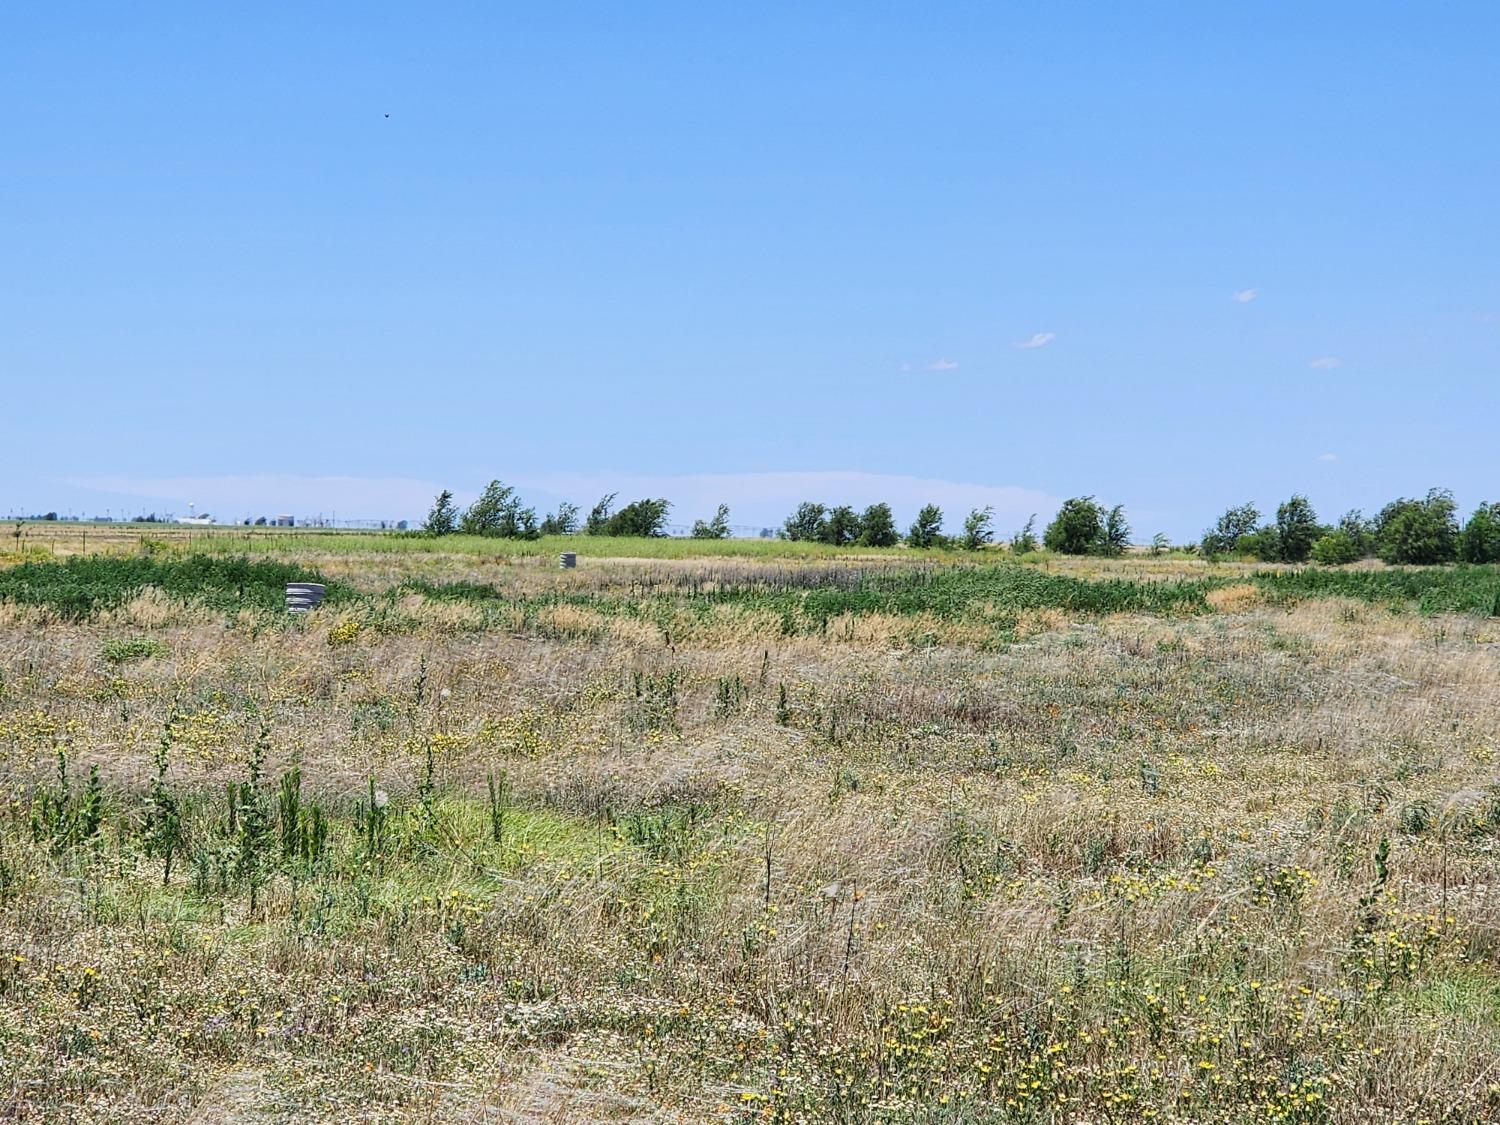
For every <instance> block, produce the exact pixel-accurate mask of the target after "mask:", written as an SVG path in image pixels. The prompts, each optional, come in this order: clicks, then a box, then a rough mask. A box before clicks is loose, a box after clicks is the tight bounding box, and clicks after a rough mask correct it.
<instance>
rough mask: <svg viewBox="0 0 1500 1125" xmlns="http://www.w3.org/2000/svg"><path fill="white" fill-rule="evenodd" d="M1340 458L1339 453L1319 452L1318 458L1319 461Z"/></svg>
mask: <svg viewBox="0 0 1500 1125" xmlns="http://www.w3.org/2000/svg"><path fill="white" fill-rule="evenodd" d="M1338 459H1339V455H1338V454H1337V453H1319V454H1318V460H1319V461H1337V460H1338Z"/></svg>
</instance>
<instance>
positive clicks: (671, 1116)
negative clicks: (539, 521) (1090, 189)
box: [0, 532, 1500, 1125]
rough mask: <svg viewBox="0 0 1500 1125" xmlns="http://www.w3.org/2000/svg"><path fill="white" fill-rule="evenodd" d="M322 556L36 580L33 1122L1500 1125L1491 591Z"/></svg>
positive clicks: (24, 798) (22, 771)
mask: <svg viewBox="0 0 1500 1125" xmlns="http://www.w3.org/2000/svg"><path fill="white" fill-rule="evenodd" d="M38 534H40V533H38ZM59 534H62V532H59ZM68 534H73V532H69V533H68ZM138 538H139V537H137V540H138ZM280 538H281V540H282V545H281V548H280V549H279V550H277V551H269V550H258V551H256V553H255V555H254V558H255V560H256V562H255V563H253V564H252V563H235V562H234V559H233V554H234V552H233V551H230V550H228V549H226V548H223V547H215V545H214V544H212V543H208V544H205V543H204V542H202V541H199V542H198V543H197V544H196V545H194V544H186V543H184V544H174V543H171V542H161V543H157V544H155V545H149V550H147V551H143V550H142V549H141V545H140V543H139V542H138V541H132V540H131V539H130V537H129V536H128V535H126V534H124V533H121V534H120V535H118V536H117V537H116V538H115V539H114V540H112V541H105V542H95V541H94V539H93V538H91V540H90V542H89V544H88V550H89V551H90V552H96V551H98V550H100V549H101V548H102V549H105V550H113V551H115V552H116V554H115V555H113V556H108V557H105V556H100V555H97V554H92V555H91V556H90V557H88V558H84V559H83V560H82V561H83V562H87V563H90V564H92V565H93V566H94V569H93V570H88V571H85V570H84V569H83V568H81V567H78V568H75V569H72V570H69V569H68V565H67V564H65V563H64V562H63V561H62V559H63V557H64V556H66V555H68V554H71V553H74V550H75V549H74V547H73V546H72V545H71V544H66V545H64V548H63V550H62V551H61V553H60V554H59V555H58V556H57V558H58V561H57V562H55V563H54V562H53V561H52V560H53V554H52V551H51V549H50V548H51V546H52V545H50V544H48V543H47V542H46V541H45V539H42V540H37V539H35V538H33V539H31V540H29V541H28V543H27V544H26V545H25V546H23V547H19V548H18V550H17V552H16V553H15V554H14V555H12V556H11V559H10V565H8V566H6V567H5V568H4V569H0V801H3V806H0V1116H4V1117H6V1118H8V1119H16V1120H24V1121H38V1122H40V1121H57V1122H104V1121H136V1122H163V1121H182V1122H195V1123H210V1122H225V1123H228V1122H254V1121H275V1120H284V1121H329V1122H336V1121H389V1122H418V1121H457V1122H556V1123H563V1122H578V1121H616V1122H626V1121H628V1122H647V1121H651V1122H658V1121H659V1122H741V1121H744V1122H749V1121H799V1122H864V1121H881V1122H949V1123H958V1122H1080V1123H1083V1122H1090V1123H1116V1122H1139V1121H1151V1122H1222V1123H1226V1125H1228V1123H1238V1122H1299V1123H1330V1125H1331V1123H1350V1125H1352V1123H1356V1122H1360V1123H1363V1122H1423V1121H1426V1122H1432V1123H1437V1122H1486V1121H1496V1120H1500V619H1496V618H1495V617H1494V616H1492V615H1491V614H1492V613H1493V611H1494V608H1495V606H1496V602H1495V600H1494V599H1496V598H1497V597H1500V595H1497V593H1496V590H1497V589H1500V576H1497V575H1496V573H1495V572H1494V571H1493V570H1489V571H1480V570H1471V571H1469V572H1467V573H1465V574H1464V575H1463V576H1462V577H1461V578H1454V579H1453V580H1452V583H1453V584H1454V585H1453V586H1452V588H1451V589H1450V587H1449V585H1442V584H1441V583H1448V582H1449V579H1448V578H1446V577H1444V578H1442V579H1441V580H1439V579H1436V578H1429V577H1424V576H1423V575H1422V574H1420V573H1416V572H1409V573H1406V574H1395V573H1394V572H1387V571H1383V570H1381V569H1378V568H1375V569H1371V570H1367V571H1356V572H1353V573H1352V574H1350V575H1346V576H1343V577H1340V578H1339V579H1338V581H1340V582H1344V583H1345V584H1344V585H1343V586H1336V585H1335V586H1320V585H1318V584H1317V582H1321V581H1322V579H1317V581H1316V582H1315V580H1314V577H1304V576H1303V575H1302V573H1301V572H1282V573H1281V574H1275V573H1270V572H1265V571H1252V570H1251V569H1250V568H1237V567H1233V566H1223V567H1216V568H1209V567H1206V566H1205V565H1204V564H1201V563H1190V562H1185V561H1181V560H1152V559H1145V558H1141V559H1130V560H1123V561H1118V562H1101V561H1093V562H1086V563H1079V564H1069V565H1065V564H1062V563H1059V562H1056V561H1046V560H1042V561H1041V562H1038V563H1034V564H1033V563H1027V564H1016V563H1009V562H1004V561H1000V562H995V563H985V564H983V565H974V564H973V563H971V562H965V561H963V560H958V559H953V558H943V559H940V560H936V561H928V562H925V563H923V562H920V561H914V559H913V555H914V553H912V552H885V553H883V554H881V555H879V556H875V555H871V556H869V557H862V558H859V557H851V558H841V557H834V556H832V555H829V556H827V557H822V556H818V557H806V558H793V557H777V556H776V555H775V553H774V552H773V551H771V550H769V549H764V550H763V553H762V554H761V555H760V556H759V557H741V558H723V557H719V558H693V557H684V558H655V559H640V558H636V559H629V558H615V559H610V558H584V559H582V560H580V564H579V567H578V569H577V570H576V571H571V572H563V571H559V570H557V569H554V568H553V567H552V566H550V565H549V561H548V559H547V558H546V557H545V556H530V557H511V558H504V557H498V556H489V555H485V554H483V553H481V552H479V551H476V550H469V549H464V550H457V551H437V550H434V549H432V548H431V546H430V545H429V546H428V548H427V549H425V550H418V549H411V550H401V551H390V550H378V549H375V548H372V547H371V546H370V544H369V543H368V542H366V540H368V539H370V538H372V537H360V538H357V539H349V540H346V541H335V540H331V539H326V538H324V539H318V538H309V539H307V540H304V541H300V542H299V541H298V540H296V539H295V538H293V537H288V536H282V537H280ZM190 551H192V552H195V553H196V552H198V551H208V552H209V554H208V556H207V557H206V558H197V557H196V554H190V553H189V552H190ZM26 559H30V560H31V561H30V562H26V561H25V560H26ZM128 567H135V569H134V570H128V569H127V568H128ZM278 567H279V568H282V569H279V570H278V569H276V568H278ZM112 568H113V569H112ZM257 568H259V569H257ZM314 573H316V574H317V575H321V576H323V577H326V579H327V580H328V581H329V582H330V596H329V599H328V601H327V603H325V605H324V606H322V607H320V608H319V609H318V610H316V611H314V612H313V613H311V614H308V615H306V616H305V617H300V618H299V617H292V616H289V615H287V614H285V613H284V612H281V611H280V610H279V609H278V608H277V600H278V598H279V587H280V583H282V582H283V581H285V579H286V577H287V576H288V575H289V574H295V575H298V576H301V575H311V574H314ZM1450 573H1452V572H1450ZM1306 574H1308V575H1311V574H1312V572H1306ZM1433 582H1440V584H1439V585H1438V586H1433V587H1432V588H1431V589H1429V588H1428V585H1424V584H1430V583H1433ZM7 583H9V584H8V585H7ZM1341 591H1342V592H1341ZM1487 599H1488V600H1487Z"/></svg>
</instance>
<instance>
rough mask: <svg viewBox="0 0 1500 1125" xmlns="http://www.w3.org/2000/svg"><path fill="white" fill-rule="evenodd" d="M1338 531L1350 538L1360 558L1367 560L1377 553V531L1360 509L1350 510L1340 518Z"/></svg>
mask: <svg viewBox="0 0 1500 1125" xmlns="http://www.w3.org/2000/svg"><path fill="white" fill-rule="evenodd" d="M1338 530H1339V531H1342V532H1343V533H1344V534H1345V535H1347V536H1348V537H1349V542H1351V543H1353V544H1354V549H1355V550H1356V551H1358V552H1359V557H1360V558H1362V559H1363V558H1367V557H1368V556H1370V555H1373V554H1374V553H1375V529H1374V528H1373V527H1372V526H1371V525H1370V521H1369V520H1367V519H1365V514H1364V513H1363V512H1361V511H1360V510H1359V509H1358V508H1350V509H1349V510H1348V511H1347V512H1345V513H1344V514H1343V515H1342V516H1340V517H1339V526H1338Z"/></svg>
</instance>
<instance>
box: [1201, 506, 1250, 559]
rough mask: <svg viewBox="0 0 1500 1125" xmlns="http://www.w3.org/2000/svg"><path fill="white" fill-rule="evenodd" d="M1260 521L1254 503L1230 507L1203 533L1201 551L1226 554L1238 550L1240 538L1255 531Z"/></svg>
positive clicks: (1206, 553) (1211, 553)
mask: <svg viewBox="0 0 1500 1125" xmlns="http://www.w3.org/2000/svg"><path fill="white" fill-rule="evenodd" d="M1259 523H1260V511H1259V509H1257V508H1256V506H1255V505H1254V504H1241V505H1240V506H1239V507H1238V508H1230V509H1229V510H1228V511H1226V512H1225V513H1224V514H1223V515H1222V516H1220V517H1219V522H1218V523H1216V524H1214V526H1213V527H1211V528H1209V530H1207V531H1205V532H1204V533H1203V541H1202V545H1201V547H1202V551H1203V553H1204V554H1205V555H1227V554H1229V553H1230V552H1231V551H1237V550H1240V549H1241V548H1240V540H1241V539H1243V538H1244V537H1245V536H1247V535H1253V534H1254V533H1255V528H1256V526H1257V525H1258V524H1259Z"/></svg>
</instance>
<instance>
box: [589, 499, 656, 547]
mask: <svg viewBox="0 0 1500 1125" xmlns="http://www.w3.org/2000/svg"><path fill="white" fill-rule="evenodd" d="M671 508H672V505H671V503H670V502H669V501H666V500H635V501H632V502H631V503H629V504H626V505H625V506H624V507H623V508H621V509H620V510H619V511H618V512H616V513H615V514H614V515H612V516H610V517H609V523H608V525H607V528H608V530H606V532H605V534H606V535H618V536H631V537H634V538H637V539H660V538H662V537H663V536H664V535H666V533H667V532H666V523H667V513H668V512H669V511H670V510H671Z"/></svg>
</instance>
